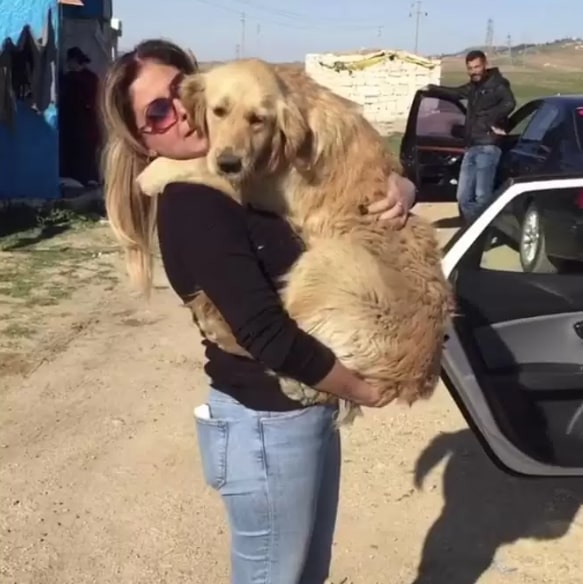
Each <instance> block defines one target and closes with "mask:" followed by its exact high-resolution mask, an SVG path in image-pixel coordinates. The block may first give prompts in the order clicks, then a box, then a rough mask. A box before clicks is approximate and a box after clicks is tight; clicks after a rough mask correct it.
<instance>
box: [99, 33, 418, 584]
mask: <svg viewBox="0 0 583 584" xmlns="http://www.w3.org/2000/svg"><path fill="white" fill-rule="evenodd" d="M195 69H196V64H195V62H193V60H192V59H191V58H190V57H189V55H187V54H186V53H185V52H183V51H182V50H181V49H180V48H178V47H177V46H175V45H173V44H171V43H168V42H166V41H159V40H152V41H145V42H143V43H140V44H139V45H138V46H137V47H136V48H135V49H134V50H133V51H132V52H130V53H127V54H125V55H123V56H122V57H120V59H119V60H118V61H117V62H116V63H115V64H114V65H113V67H112V68H111V71H110V72H109V74H108V77H107V80H106V84H105V95H104V104H103V105H104V118H105V121H106V126H107V131H108V143H107V149H106V155H105V181H106V204H107V209H108V215H109V219H110V223H111V225H112V227H113V229H114V231H115V233H116V235H117V236H118V238H119V239H120V241H121V242H122V243H123V245H124V246H125V248H126V250H127V264H128V269H129V273H130V275H131V276H132V277H133V279H134V281H135V282H136V283H137V284H139V286H140V287H141V288H142V290H144V291H146V292H147V291H148V289H149V287H150V285H151V250H152V246H153V244H154V242H153V239H154V234H155V231H157V232H158V241H159V246H160V251H161V255H162V261H163V264H164V268H165V271H166V274H167V276H168V279H169V281H170V284H171V285H172V287H173V288H174V290H175V291H176V292H177V293H178V295H179V296H180V297H181V298H182V299H183V300H186V299H187V298H189V297H190V295H191V294H192V293H194V292H195V291H196V290H204V292H205V293H206V294H207V295H208V296H209V297H210V299H211V300H212V301H213V303H214V304H215V305H216V306H217V308H218V309H219V311H220V312H221V313H222V315H223V316H224V318H225V319H226V320H227V322H228V323H229V325H230V327H231V330H232V331H233V333H234V334H235V337H236V338H237V341H238V342H239V344H240V345H241V346H242V347H244V348H245V349H246V350H247V351H248V352H249V353H250V354H251V355H252V356H253V357H254V359H246V358H242V357H237V356H234V355H231V354H228V353H225V352H223V351H221V350H220V349H219V348H218V347H217V346H216V345H214V344H213V343H210V342H208V341H206V342H205V348H206V359H207V361H206V365H205V372H206V373H207V375H208V376H209V377H210V380H211V390H210V395H209V398H208V402H207V404H205V405H204V406H201V407H199V408H197V410H196V411H195V421H196V427H197V432H198V442H199V448H200V454H201V458H202V463H203V470H204V475H205V479H206V481H207V483H208V484H209V485H210V486H212V487H213V488H214V489H216V490H217V491H218V492H219V493H220V495H221V497H222V499H223V501H224V504H225V507H226V510H227V515H228V519H229V524H230V530H231V536H232V543H231V572H232V576H231V582H232V583H233V584H247V583H249V584H251V583H252V582H253V583H259V582H261V583H266V584H267V583H271V584H322V583H323V582H324V580H325V579H326V578H327V576H328V571H329V566H330V558H331V548H332V537H333V533H334V525H335V520H336V511H337V505H338V490H339V478H340V441H339V435H338V432H337V431H336V429H335V427H334V415H335V411H336V410H335V408H334V407H332V406H324V405H319V406H312V407H307V408H303V407H302V406H301V405H300V404H299V403H297V402H294V401H292V400H290V399H289V398H287V397H286V396H285V395H284V394H283V393H282V392H281V390H280V387H279V383H278V380H277V378H276V377H275V376H273V375H270V374H268V373H267V370H268V369H271V370H273V371H277V372H278V373H280V374H283V375H286V376H288V377H291V378H295V379H297V380H299V381H301V382H303V383H306V384H307V385H310V386H312V387H316V388H318V389H320V390H321V391H324V392H328V393H331V394H335V395H337V396H340V397H344V398H347V399H351V400H353V401H355V402H358V403H360V404H363V405H365V406H381V405H383V402H382V398H381V396H380V395H378V394H377V393H376V392H375V391H373V389H372V388H371V387H369V386H368V385H367V384H366V383H364V382H363V381H362V380H361V379H360V378H359V377H358V376H357V375H356V374H354V373H353V372H351V371H349V370H348V369H346V368H345V367H344V366H343V365H342V364H341V363H339V362H338V360H336V358H335V356H334V355H333V354H332V352H331V351H330V350H329V349H328V348H327V347H324V346H323V345H321V344H320V343H319V342H318V341H317V340H316V339H314V338H313V337H311V336H310V335H308V334H307V333H305V332H303V331H302V330H300V329H299V328H298V327H297V326H296V324H295V322H294V321H293V320H291V318H290V317H289V316H288V315H287V313H286V312H285V311H284V310H283V308H282V305H281V303H280V301H279V296H278V295H277V291H276V285H275V283H274V282H275V281H276V279H277V277H278V276H280V275H281V274H283V273H285V272H286V271H287V270H288V269H289V267H290V266H291V265H292V263H293V262H294V261H295V260H296V259H297V257H298V256H299V254H300V253H301V251H302V246H301V242H300V241H299V240H298V239H297V238H296V236H295V235H294V234H293V232H292V231H291V230H290V229H289V227H288V225H287V223H286V222H285V221H284V220H283V219H281V218H279V217H276V216H272V215H269V214H266V213H261V212H258V211H255V210H253V209H250V208H245V207H242V206H240V205H238V204H236V203H235V202H234V201H233V200H231V199H230V198H229V197H227V196H225V195H223V194H222V193H221V192H218V191H216V190H215V189H212V188H210V187H207V186H205V185H193V184H180V183H176V184H172V185H169V186H168V187H167V188H166V190H165V191H164V193H163V194H162V195H161V196H160V197H159V199H158V200H156V199H149V198H146V197H144V196H143V195H142V194H141V193H140V192H138V191H137V189H136V187H135V181H134V179H135V177H136V176H137V174H138V173H139V172H140V171H141V170H142V169H143V168H144V167H145V166H146V165H147V164H148V161H149V160H151V159H152V158H154V157H156V156H158V155H160V156H166V157H170V158H176V159H187V158H195V157H199V156H203V155H204V154H205V153H206V151H207V146H208V144H207V140H206V138H205V137H203V136H201V135H200V134H199V133H197V132H196V131H195V130H193V129H192V128H190V127H189V125H188V121H187V116H186V112H185V111H184V108H183V107H182V105H181V103H180V101H179V100H178V99H177V86H178V84H179V82H180V80H181V78H182V77H183V76H184V75H185V74H189V73H192V72H194V71H195ZM413 193H414V187H413V186H412V184H411V183H410V182H409V181H406V180H404V179H401V178H399V177H395V178H394V179H393V180H392V181H391V185H390V186H389V197H388V199H387V201H386V202H385V203H384V204H382V205H376V206H375V207H374V208H371V209H370V211H371V212H373V213H385V214H386V217H387V218H388V219H390V220H395V221H400V222H403V221H404V217H406V215H407V212H408V210H409V207H410V206H411V205H412V202H413V198H414V194H413ZM381 217H383V215H381Z"/></svg>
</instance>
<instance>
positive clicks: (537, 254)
mask: <svg viewBox="0 0 583 584" xmlns="http://www.w3.org/2000/svg"><path fill="white" fill-rule="evenodd" d="M546 247H547V246H546V238H545V232H544V229H543V227H542V225H541V219H540V212H539V210H538V207H537V206H536V204H535V203H531V204H530V205H529V206H528V207H527V209H526V212H525V213H524V216H523V218H522V225H521V229H520V241H519V244H518V250H519V254H520V265H521V266H522V270H523V271H524V272H527V273H533V274H555V273H556V272H557V266H556V265H555V264H554V263H553V261H552V260H551V258H549V257H548V255H547V252H546Z"/></svg>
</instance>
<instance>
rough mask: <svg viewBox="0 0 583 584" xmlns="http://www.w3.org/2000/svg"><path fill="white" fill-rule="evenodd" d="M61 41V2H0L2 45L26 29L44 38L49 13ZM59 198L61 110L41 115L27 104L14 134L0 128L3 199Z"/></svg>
mask: <svg viewBox="0 0 583 584" xmlns="http://www.w3.org/2000/svg"><path fill="white" fill-rule="evenodd" d="M49 9H51V11H52V18H53V26H54V27H55V32H56V35H57V38H58V34H59V26H58V24H59V23H58V20H59V10H58V5H57V0H0V43H1V42H3V41H4V39H6V38H7V37H10V38H11V39H12V40H13V41H14V42H16V41H17V40H18V37H19V35H20V32H21V31H22V28H23V27H24V26H25V25H27V24H28V25H29V26H30V27H31V28H32V31H33V33H34V35H35V37H37V38H40V37H41V36H42V34H43V31H44V26H45V23H46V19H47V16H48V13H49ZM58 196H59V138H58V132H57V108H56V107H55V106H54V105H51V106H50V107H49V108H48V109H47V110H46V111H45V112H44V114H38V113H37V112H35V111H34V110H32V109H31V108H29V107H26V106H25V105H24V104H22V103H19V104H18V112H17V117H16V121H15V125H14V129H13V131H12V132H11V131H10V130H9V129H8V128H6V127H5V126H3V125H0V199H18V198H32V199H52V198H56V197H58Z"/></svg>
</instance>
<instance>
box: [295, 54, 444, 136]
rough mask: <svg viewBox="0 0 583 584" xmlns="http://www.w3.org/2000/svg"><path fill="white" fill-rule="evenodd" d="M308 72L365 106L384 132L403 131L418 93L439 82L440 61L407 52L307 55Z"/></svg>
mask: <svg viewBox="0 0 583 584" xmlns="http://www.w3.org/2000/svg"><path fill="white" fill-rule="evenodd" d="M305 69H306V73H308V75H310V76H311V77H312V78H313V79H314V80H315V81H317V82H318V83H320V84H321V85H324V86H325V87H328V88H330V89H331V90H332V91H334V92H335V93H337V94H338V95H341V96H342V97H344V98H346V99H350V100H351V101H354V102H355V103H357V104H359V105H360V106H361V107H362V113H363V115H364V116H365V117H366V118H367V119H368V120H369V121H370V122H371V123H372V124H373V125H374V126H375V128H376V129H377V130H378V131H379V132H380V133H381V134H389V133H391V132H401V131H403V130H404V127H405V124H406V122H407V116H408V114H409V108H410V106H411V102H412V101H413V97H414V96H415V92H416V91H417V90H418V89H421V88H422V87H423V86H425V85H427V84H429V83H435V84H439V82H440V80H441V61H440V60H437V59H426V58H424V57H420V56H417V55H413V54H412V53H407V52H405V51H391V50H380V51H362V52H358V53H350V54H335V53H327V54H308V55H306V60H305Z"/></svg>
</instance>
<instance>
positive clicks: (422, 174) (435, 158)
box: [401, 90, 583, 272]
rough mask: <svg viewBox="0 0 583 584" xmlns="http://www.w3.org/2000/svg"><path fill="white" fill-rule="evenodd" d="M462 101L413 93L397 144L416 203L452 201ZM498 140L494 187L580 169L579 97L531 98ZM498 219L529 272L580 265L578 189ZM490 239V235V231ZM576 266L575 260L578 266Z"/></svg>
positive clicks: (522, 205) (582, 225)
mask: <svg viewBox="0 0 583 584" xmlns="http://www.w3.org/2000/svg"><path fill="white" fill-rule="evenodd" d="M465 116H466V109H465V107H464V105H463V102H461V101H459V100H456V99H453V98H449V97H444V96H443V95H441V94H440V95H438V94H436V93H434V92H431V91H430V90H429V91H419V92H417V94H416V96H415V99H414V100H413V105H412V107H411V111H410V114H409V120H408V122H407V128H406V131H405V135H404V136H403V140H402V143H401V161H402V164H403V167H404V169H405V172H406V173H407V175H408V176H409V177H410V178H411V179H412V180H413V181H414V182H415V183H416V184H417V186H418V188H419V193H420V194H419V200H420V201H424V200H425V201H431V200H440V201H455V191H456V189H457V179H458V176H459V170H460V164H461V160H462V157H463V152H464V141H463V126H464V124H465ZM506 130H507V135H506V136H504V137H503V138H501V144H500V146H501V148H502V157H501V160H500V165H499V168H498V176H497V181H496V182H497V187H498V188H500V186H501V185H503V184H504V183H505V182H506V181H508V180H512V179H515V178H518V177H530V178H534V177H536V176H540V175H545V176H564V175H568V174H572V173H574V172H583V96H575V95H573V96H552V97H545V98H541V99H535V100H532V101H530V102H528V103H526V104H525V105H523V106H522V107H520V108H519V109H518V110H516V111H515V112H514V113H513V114H512V116H511V117H510V119H509V121H508V126H507V128H506ZM505 215H506V216H505V217H500V218H499V227H500V231H501V233H500V236H504V237H508V238H510V239H512V240H513V241H515V242H516V245H517V248H518V249H519V251H520V262H521V266H522V269H523V270H524V271H526V272H556V271H558V270H560V269H562V268H563V267H564V266H571V265H572V264H573V262H578V263H577V265H579V266H580V267H581V268H583V189H574V190H572V191H570V192H566V191H562V192H561V193H560V195H557V196H556V197H555V196H554V195H553V193H547V195H545V196H544V197H539V198H538V199H537V201H536V203H535V202H534V201H531V200H528V199H524V198H521V199H520V200H518V201H516V203H515V204H514V205H513V207H512V208H511V209H506V210H505ZM492 237H493V238H494V239H495V237H496V236H495V235H494V234H492ZM579 262H580V263H579Z"/></svg>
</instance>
